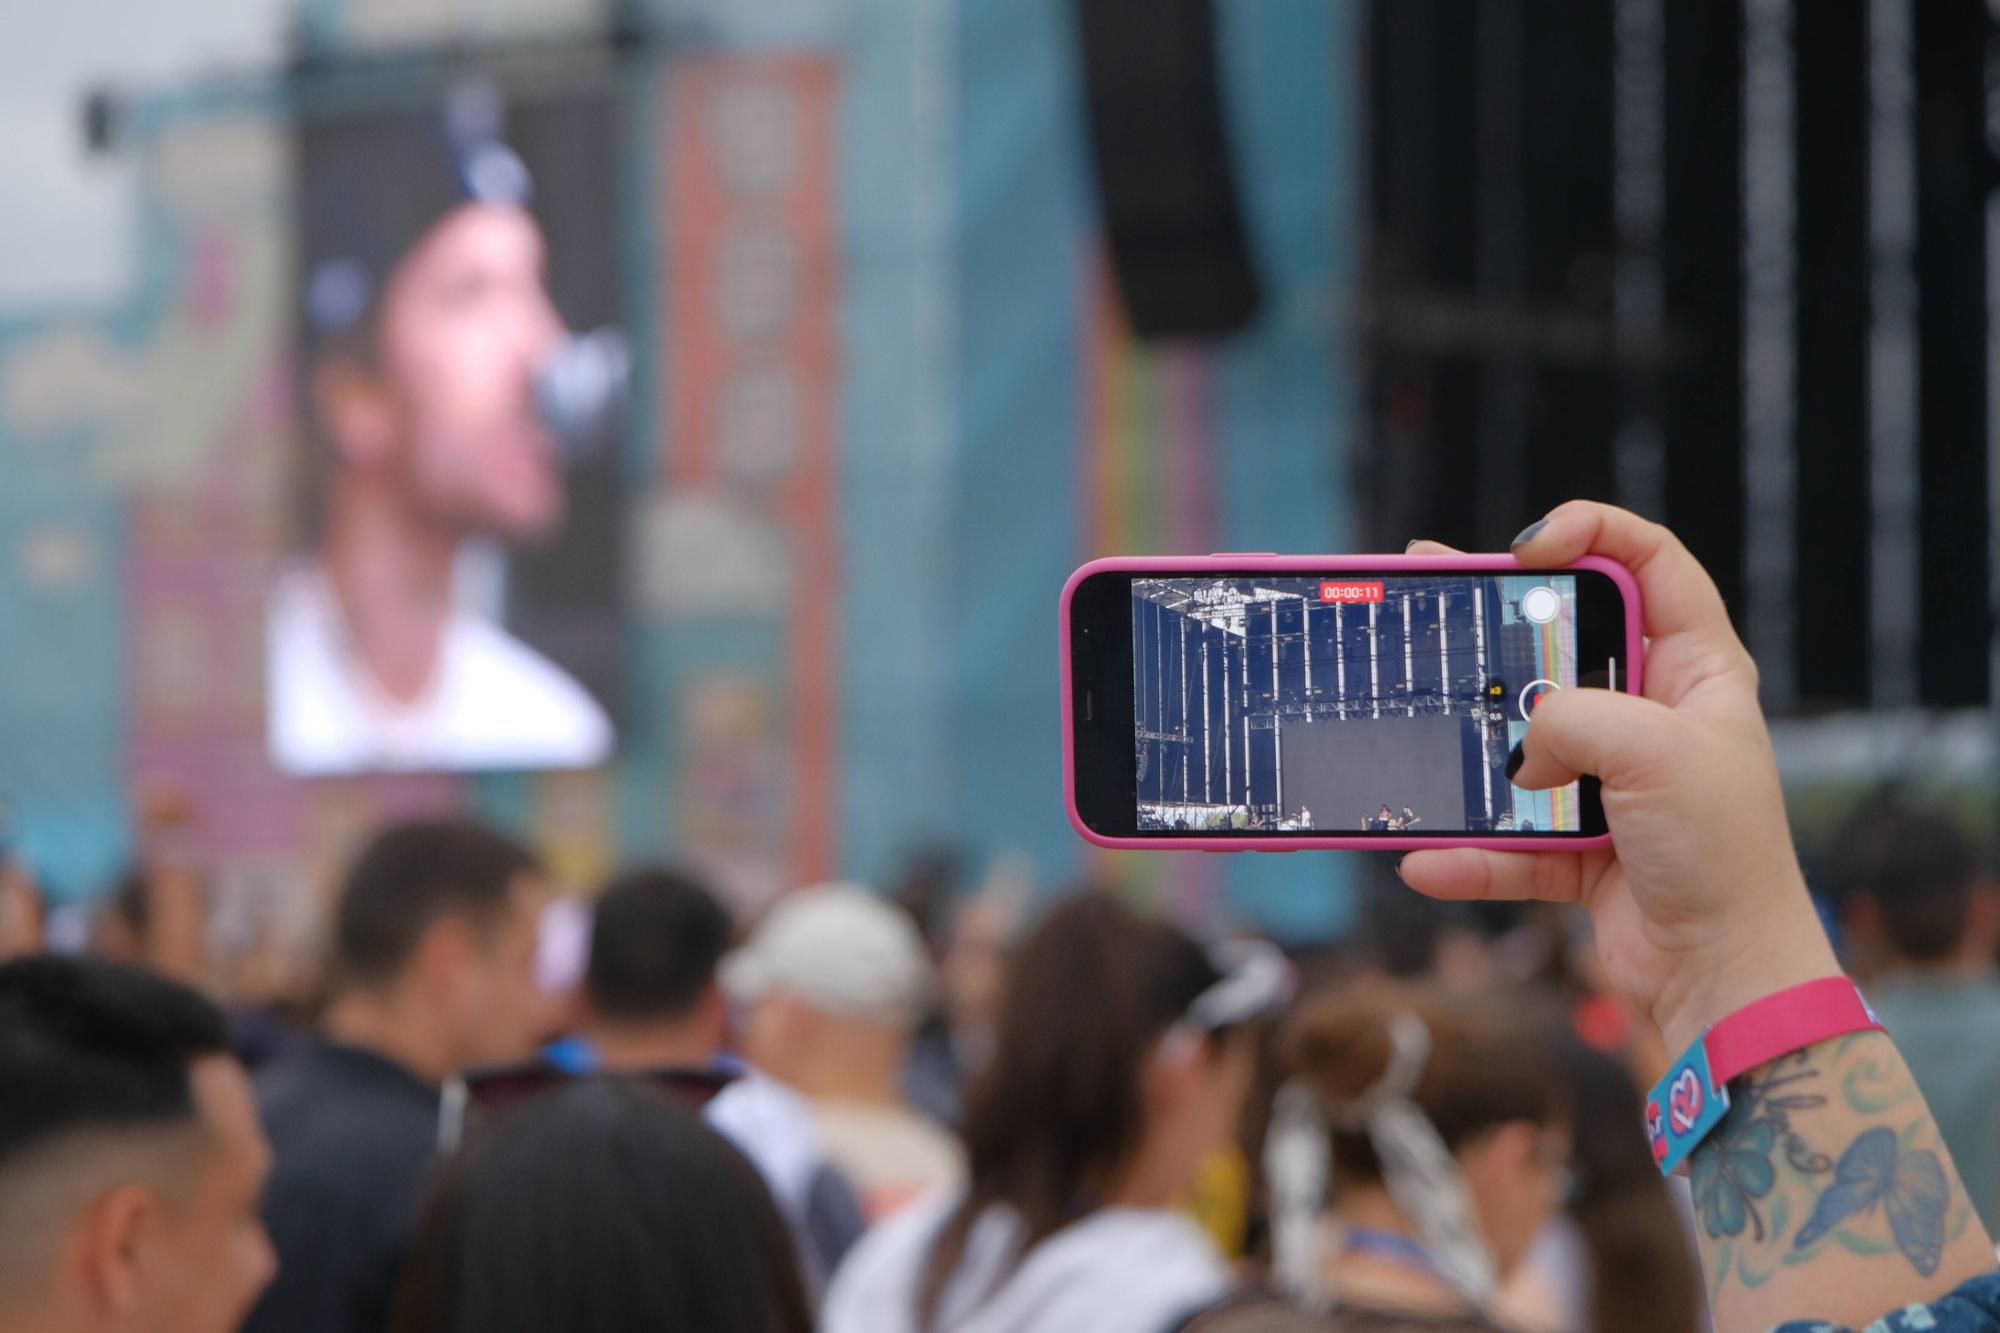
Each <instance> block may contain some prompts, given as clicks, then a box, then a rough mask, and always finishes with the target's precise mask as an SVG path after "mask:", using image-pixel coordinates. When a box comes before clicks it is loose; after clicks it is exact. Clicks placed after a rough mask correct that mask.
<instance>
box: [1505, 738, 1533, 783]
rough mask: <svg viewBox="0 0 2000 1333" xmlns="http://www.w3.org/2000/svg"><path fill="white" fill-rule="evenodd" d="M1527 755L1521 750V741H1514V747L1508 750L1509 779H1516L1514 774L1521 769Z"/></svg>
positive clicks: (1510, 780)
mask: <svg viewBox="0 0 2000 1333" xmlns="http://www.w3.org/2000/svg"><path fill="white" fill-rule="evenodd" d="M1527 757H1528V756H1527V755H1526V754H1525V753H1523V752H1522V750H1521V742H1519V741H1516V742H1514V748H1513V749H1511V750H1509V751H1508V752H1507V781H1509V782H1512V781H1513V780H1514V775H1515V774H1516V773H1519V772H1520V771H1521V764H1522V763H1523V762H1524V761H1525V760H1526V759H1527Z"/></svg>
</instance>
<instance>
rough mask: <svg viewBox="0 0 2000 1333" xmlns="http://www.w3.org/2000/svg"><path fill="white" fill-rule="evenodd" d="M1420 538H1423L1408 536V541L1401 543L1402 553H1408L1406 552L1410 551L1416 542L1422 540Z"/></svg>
mask: <svg viewBox="0 0 2000 1333" xmlns="http://www.w3.org/2000/svg"><path fill="white" fill-rule="evenodd" d="M1422 540H1423V538H1422V537H1412V538H1410V539H1409V540H1408V541H1406V542H1404V543H1403V554H1404V555H1408V554H1409V553H1410V551H1411V549H1412V548H1414V547H1415V546H1416V544H1417V543H1418V542H1420V541H1422Z"/></svg>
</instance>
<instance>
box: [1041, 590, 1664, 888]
mask: <svg viewBox="0 0 2000 1333" xmlns="http://www.w3.org/2000/svg"><path fill="white" fill-rule="evenodd" d="M1639 625H1640V608H1639V594H1638V588H1637V585H1636V584H1635V582H1634V581H1633V579H1632V577H1631V575H1630V574H1629V573H1628V572H1627V571H1626V570H1625V569H1624V568H1623V567H1622V566H1619V565H1617V564H1615V563H1613V562H1611V561H1609V560H1605V559H1602V558H1599V557H1591V556H1586V557H1584V558H1583V559H1581V560H1578V561H1577V562H1576V563H1575V564H1573V565H1569V566H1565V567H1563V568H1559V569H1534V570H1530V569H1527V568H1524V567H1523V566H1522V565H1520V564H1519V562H1517V561H1516V560H1515V559H1514V558H1513V557H1512V556H1510V555H1490V556H1480V555H1451V556H1440V555H1425V556H1338V557H1317V556H1286V557H1279V556H1262V555H1260V556H1229V555H1224V556H1207V557H1192V558H1178V559H1177V558H1146V559H1110V560H1099V561H1094V562H1092V563H1091V564H1088V565H1085V566H1084V567H1083V568H1081V569H1079V570H1077V571H1076V573H1075V574H1074V575H1072V576H1071V578H1070V580H1069V583H1068V584H1067V586H1065V588H1064V589H1063V597H1062V613H1061V640H1062V658H1063V728H1064V770H1065V771H1064V788H1065V794H1066V797H1067V800H1068V804H1069V811H1070V819H1071V822H1072V823H1073V824H1075V826H1076V828H1077V830H1078V832H1080V833H1081V834H1082V835H1083V836H1084V837H1085V838H1087V839H1089V840H1090V841H1092V842H1095V843H1098V844H1100V845H1103V846H1109V847H1137V848H1154V849H1197V850H1208V851H1238V850H1244V849H1254V850H1260V851H1288V850H1296V849H1303V848H1315V847H1317V848H1368V849H1377V850H1383V849H1398V848H1417V847H1441V846H1445V847H1448V846H1484V847H1497V848H1508V849H1515V850H1535V849H1569V850H1581V849H1584V848H1588V847H1594V846H1601V845H1603V844H1605V843H1606V842H1607V841H1608V840H1609V834H1608V832H1607V830H1606V827H1605V822H1604V811H1603V806H1602V802H1601V800H1600V799H1599V792H1598V784H1597V782H1596V780H1595V779H1594V778H1590V777H1584V778H1581V779H1579V780H1578V781H1577V782H1574V783H1571V784H1569V785H1568V786H1566V787H1560V788H1556V789H1553V790H1549V791H1524V790H1520V789H1517V788H1515V787H1513V786H1512V784H1511V783H1510V782H1509V781H1508V777H1509V773H1508V756H1509V754H1510V752H1511V751H1512V750H1513V747H1514V745H1515V744H1516V743H1517V742H1518V741H1519V739H1520V738H1521V736H1522V735H1524V734H1525V733H1526V731H1527V724H1528V718H1529V717H1530V716H1531V715H1532V713H1533V711H1534V707H1535V704H1536V702H1537V701H1538V700H1539V699H1541V698H1544V697H1546V696H1547V695H1548V694H1549V693H1550V692H1551V691H1555V690H1565V689H1582V688H1607V689H1615V690H1620V691H1629V692H1632V693H1637V692H1638V690H1639V685H1640V681H1639V676H1640V671H1641V640H1640V632H1639Z"/></svg>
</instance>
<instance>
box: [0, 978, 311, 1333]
mask: <svg viewBox="0 0 2000 1333" xmlns="http://www.w3.org/2000/svg"><path fill="white" fill-rule="evenodd" d="M228 1051H229V1041H228V1033H227V1031H226V1029H225V1027H224V1024H223V1019H222V1015H221V1014H220V1013H219V1012H218V1011H217V1010H216V1009H215V1007H214V1006H213V1005H211V1004H210V1003H209V1002H208V1001H207V1000H205V999H203V998H202V997H201V996H199V995H197V994H196V993H194V992H193V991H191V990H187V989H185V988H184V987H182V986H180V985H178V984H176V983H174V982H171V981H167V980H165V979H163V978H160V977H157V976H154V975H151V974H149V973H146V972H142V971H139V970H137V969H133V968H128V967H126V966H123V965H121V964H117V963H112V962H108V961H105V960H102V959H90V958H60V957H53V956H41V957H34V958H20V959H16V960H14V961H12V962H9V963H6V964H0V1327H5V1328H7V1329H8V1330H10V1333H41V1330H58V1329H60V1330H62V1331H63V1333H99V1331H101V1333H114V1331H116V1330H135V1331H138V1330H144V1331H145V1333H230V1331H231V1330H234V1329H235V1328H236V1326H237V1324H238V1323H239V1322H240V1321H241V1320H242V1318H243V1315H244V1312H245V1311H246V1310H247V1309H248V1308H249V1306H250V1303H251V1302H252V1301H253V1300H254V1299H255V1298H256V1296H257V1293H258V1292H259V1291H261V1290H262V1289H263V1287H264V1285H265V1283H267V1282H268V1281H270V1279H271V1275H272V1273H273V1271H274V1268H275V1261H274V1259H273V1257H272V1252H271V1246H270V1242H269V1240H268V1239H267V1238H266V1236H265V1234H264V1227H263V1223H262V1222H261V1221H260V1220H259V1218H258V1215H257V1201H258V1196H259V1193H260V1191H261V1190H262V1188H263V1183H264V1177H265V1173H266V1171H267V1170H268V1169H269V1162H270V1150H269V1148H268V1147H267V1146H266V1145H265V1142H264V1136H263V1133H262V1131H261V1130H260V1129H259V1128H258V1124H257V1110H256V1105H255V1102H254V1101H253V1099H252V1096H251V1091H250V1084H249V1080H248V1079H247V1078H246V1077H245V1075H244V1073H243V1070H242V1069H241V1067H240V1066H238V1065H237V1063H236V1061H235V1060H234V1059H232V1058H231V1057H230V1055H229V1053H228Z"/></svg>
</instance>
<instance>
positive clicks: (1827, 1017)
mask: <svg viewBox="0 0 2000 1333" xmlns="http://www.w3.org/2000/svg"><path fill="white" fill-rule="evenodd" d="M1882 1030H1883V1028H1882V1020H1881V1019H1879V1018H1877V1017H1876V1016H1875V1011H1874V1009H1872V1008H1870V1007H1869V1004H1868V1001H1867V1000H1866V999H1864V998H1863V997H1862V995H1861V991H1860V989H1859V988H1858V987H1857V986H1855V984H1854V983H1853V982H1852V981H1850V980H1848V979H1847V978H1846V977H1821V978H1819V979H1818V980H1817V981H1808V982H1805V983H1803V984H1801V985H1797V986H1791V987H1788V988H1787V989H1785V990H1781V991H1778V992H1777V993H1775V994H1772V995H1766V996H1765V997H1764V998H1763V999H1761V1000H1757V1001H1754V1002H1752V1003H1750V1004H1747V1005H1745V1006H1743V1007H1742V1008H1741V1009H1738V1010H1737V1011H1736V1012H1734V1013H1732V1014H1730V1015H1729V1016H1728V1017H1726V1018H1723V1019H1721V1020H1719V1021H1718V1022H1716V1023H1715V1024H1713V1025H1712V1026H1710V1027H1709V1028H1708V1029H1707V1030H1705V1031H1704V1032H1703V1033H1702V1034H1701V1036H1699V1037H1697V1038H1695V1041H1694V1044H1693V1045H1691V1046H1689V1047H1688V1048H1687V1050H1686V1051H1685V1052H1684V1053H1683V1054H1682V1055H1681V1058H1680V1059H1678V1060H1676V1061H1674V1063H1673V1067H1672V1068H1671V1069H1669V1070H1668V1071H1667V1076H1666V1077H1665V1078H1663V1079H1661V1080H1660V1081H1659V1082H1658V1083H1656V1084H1654V1085H1653V1091H1652V1092H1651V1093H1650V1094H1649V1095H1648V1096H1647V1098H1646V1138H1647V1140H1648V1141H1649V1142H1650V1143H1651V1144H1652V1148H1653V1161H1654V1162H1656V1163H1658V1165H1659V1168H1660V1172H1661V1174H1662V1175H1671V1174H1672V1173H1673V1172H1674V1171H1675V1170H1676V1169H1677V1168H1679V1167H1681V1166H1682V1165H1683V1164H1684V1163H1685V1162H1686V1161H1687V1157H1688V1154H1689V1153H1691V1152H1693V1151H1694V1150H1695V1146H1696V1145H1697V1144H1699V1143H1700V1142H1701V1141H1702V1140H1703V1139H1705V1138H1707V1137H1708V1134H1709V1131H1711V1130H1713V1129H1714V1128H1715V1126H1716V1125H1717V1124H1718V1123H1720V1122H1721V1120H1722V1117H1723V1116H1724V1115H1725V1114H1727V1113H1728V1111H1729V1084H1730V1082H1731V1081H1732V1080H1734V1079H1737V1078H1741V1077H1742V1076H1743V1075H1744V1074H1747V1073H1748V1072H1750V1071H1751V1070H1752V1069H1755V1068H1756V1067H1757V1066H1759V1065H1762V1064H1769V1063H1770V1062H1771V1061H1773V1060H1775V1059H1777V1058H1778V1057H1779V1056H1782V1055H1790V1054H1791V1053H1792V1052H1793V1051H1802V1050H1804V1049H1805V1048H1806V1047H1808V1046H1812V1045H1816V1044H1818V1043H1819V1042H1822V1041H1826V1040H1828V1039H1830V1038H1833V1037H1844V1036H1846V1035H1847V1034H1849V1033H1851V1032H1880V1031H1882Z"/></svg>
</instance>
